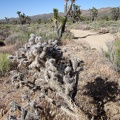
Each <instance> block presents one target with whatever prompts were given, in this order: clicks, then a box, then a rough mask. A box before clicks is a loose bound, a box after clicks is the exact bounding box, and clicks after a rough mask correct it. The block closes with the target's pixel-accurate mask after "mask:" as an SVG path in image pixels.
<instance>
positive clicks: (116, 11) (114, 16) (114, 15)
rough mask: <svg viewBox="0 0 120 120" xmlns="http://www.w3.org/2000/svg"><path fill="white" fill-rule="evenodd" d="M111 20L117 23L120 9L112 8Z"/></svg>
mask: <svg viewBox="0 0 120 120" xmlns="http://www.w3.org/2000/svg"><path fill="white" fill-rule="evenodd" d="M111 13H112V19H113V20H115V21H117V20H118V18H119V16H120V7H114V8H112V9H111Z"/></svg>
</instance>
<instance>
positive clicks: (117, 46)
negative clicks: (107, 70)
mask: <svg viewBox="0 0 120 120" xmlns="http://www.w3.org/2000/svg"><path fill="white" fill-rule="evenodd" d="M107 46H108V51H106V52H104V53H105V56H106V57H107V58H109V60H110V61H111V62H112V64H113V66H114V68H115V69H116V71H118V72H120V38H117V39H116V40H115V41H114V42H113V43H108V44H107Z"/></svg>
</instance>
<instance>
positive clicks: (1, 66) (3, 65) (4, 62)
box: [0, 53, 10, 75]
mask: <svg viewBox="0 0 120 120" xmlns="http://www.w3.org/2000/svg"><path fill="white" fill-rule="evenodd" d="M7 56H8V54H5V53H1V54H0V75H5V73H6V72H7V71H9V70H10V60H9V59H8V58H7Z"/></svg>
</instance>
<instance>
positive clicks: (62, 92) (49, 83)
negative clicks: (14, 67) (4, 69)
mask: <svg viewBox="0 0 120 120" xmlns="http://www.w3.org/2000/svg"><path fill="white" fill-rule="evenodd" d="M57 43H58V41H57V40H55V41H54V40H48V41H47V42H44V41H43V39H42V37H39V36H35V35H34V34H30V39H29V41H28V43H26V45H25V46H24V47H23V48H20V49H19V50H18V52H17V54H16V55H15V56H14V57H15V58H16V59H18V60H17V62H18V66H19V65H21V66H23V64H22V63H21V62H23V63H24V62H25V61H24V60H26V62H27V64H26V68H25V67H23V69H22V68H19V72H18V71H13V72H11V76H12V77H11V81H12V84H13V85H14V86H16V88H21V87H22V89H21V92H22V101H23V102H26V104H24V106H23V105H22V106H20V105H18V103H16V102H11V104H10V106H11V107H10V109H11V111H16V110H18V111H20V116H17V115H16V114H15V119H20V120H30V119H33V120H39V119H40V118H41V117H42V116H43V113H44V118H46V119H51V116H52V115H51V112H50V111H51V110H50V111H45V108H44V106H42V105H40V104H39V101H40V100H41V99H43V98H44V99H45V100H46V101H47V103H49V104H52V105H54V106H55V107H56V109H60V110H62V111H63V110H65V112H66V113H67V114H68V113H71V111H73V113H72V114H68V115H70V116H75V117H76V118H79V117H80V116H79V114H78V113H76V111H77V109H78V108H77V107H75V101H74V96H75V93H76V88H77V82H78V79H79V77H78V76H79V71H80V70H81V69H80V61H79V60H77V59H76V58H74V59H72V60H66V59H65V58H64V59H63V52H62V50H61V49H60V48H59V46H58V45H57ZM22 54H24V55H22ZM12 57H13V56H11V57H9V58H12ZM11 60H12V59H11ZM63 61H64V63H65V64H63ZM27 76H29V77H27ZM29 78H31V79H30V80H29ZM26 90H27V91H29V92H30V94H29V95H28V94H27V93H26V92H24V91H26ZM49 90H50V91H51V92H53V93H54V94H55V96H54V97H55V98H56V96H59V97H60V98H61V99H62V100H63V101H64V103H65V105H64V104H63V105H61V103H59V101H57V100H56V99H54V98H51V94H50V93H49ZM33 94H34V95H35V96H37V97H35V96H34V97H33ZM58 106H59V107H58ZM63 108H64V109H63ZM68 111H69V112H68ZM46 112H47V114H48V115H49V116H46ZM10 117H13V116H12V115H11V114H10V116H9V119H8V120H11V118H10ZM12 119H13V118H12Z"/></svg>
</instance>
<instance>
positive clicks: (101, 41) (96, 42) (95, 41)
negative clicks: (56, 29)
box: [70, 29, 115, 52]
mask: <svg viewBox="0 0 120 120" xmlns="http://www.w3.org/2000/svg"><path fill="white" fill-rule="evenodd" d="M70 31H71V32H72V33H73V34H74V36H75V38H76V39H74V40H75V41H76V42H79V41H85V42H86V43H88V44H89V45H90V47H91V48H95V49H96V50H98V51H99V52H101V51H102V50H104V51H107V45H106V43H108V42H112V41H114V40H115V36H114V35H112V34H110V33H107V34H99V33H98V32H93V31H90V30H74V29H72V30H70Z"/></svg>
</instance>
